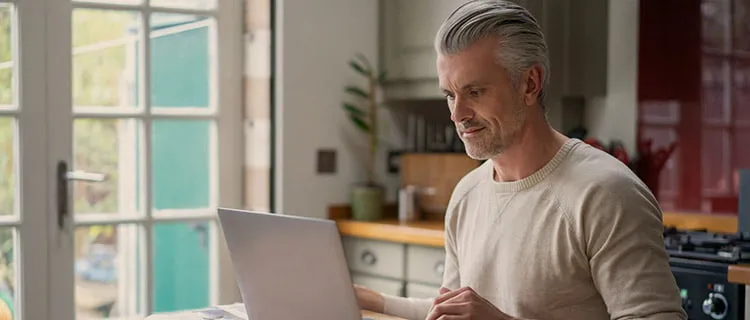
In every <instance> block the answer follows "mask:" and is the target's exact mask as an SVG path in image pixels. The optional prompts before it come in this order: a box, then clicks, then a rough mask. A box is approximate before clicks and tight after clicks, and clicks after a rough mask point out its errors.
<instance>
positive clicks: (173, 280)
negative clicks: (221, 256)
mask: <svg viewBox="0 0 750 320" xmlns="http://www.w3.org/2000/svg"><path fill="white" fill-rule="evenodd" d="M214 228H215V226H214V223H212V222H168V223H157V224H156V225H154V235H153V239H154V251H153V258H154V259H153V270H154V276H153V281H154V297H153V298H154V300H153V302H154V304H153V306H154V312H165V311H174V310H184V309H194V308H202V307H206V306H208V305H209V297H210V296H209V291H210V280H209V279H210V277H209V274H210V272H211V269H210V263H209V261H210V260H209V258H210V257H211V250H214V249H213V244H212V240H211V237H212V235H213V233H214V232H215V229H214Z"/></svg>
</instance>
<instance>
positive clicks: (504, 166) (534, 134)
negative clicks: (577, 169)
mask: <svg viewBox="0 0 750 320" xmlns="http://www.w3.org/2000/svg"><path fill="white" fill-rule="evenodd" d="M529 125H530V126H529V127H528V128H526V129H525V130H524V131H523V132H522V134H521V136H520V137H519V139H518V141H516V142H515V144H514V145H513V146H512V147H510V148H508V149H507V150H505V151H504V152H503V154H501V155H500V156H498V157H496V158H493V159H492V165H493V167H494V168H495V174H494V179H495V181H501V182H509V181H517V180H521V179H523V178H526V177H528V176H530V175H532V174H533V173H534V172H536V171H537V170H539V169H541V168H542V167H544V165H546V164H547V163H548V162H549V161H550V160H552V158H553V157H554V156H555V154H557V152H558V151H559V150H560V148H561V147H562V145H563V144H565V141H567V140H568V137H566V136H564V135H563V134H561V133H559V132H557V131H556V130H554V129H553V128H552V127H551V126H550V125H549V124H548V123H547V122H546V121H545V122H544V123H543V124H542V125H531V123H529Z"/></svg>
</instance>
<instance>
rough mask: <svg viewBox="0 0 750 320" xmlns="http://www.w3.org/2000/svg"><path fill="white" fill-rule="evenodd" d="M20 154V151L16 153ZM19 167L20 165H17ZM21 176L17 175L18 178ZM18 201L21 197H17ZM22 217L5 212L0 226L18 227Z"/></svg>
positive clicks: (1, 217)
mask: <svg viewBox="0 0 750 320" xmlns="http://www.w3.org/2000/svg"><path fill="white" fill-rule="evenodd" d="M16 155H18V153H16ZM17 167H19V166H17ZM18 178H20V177H17V178H16V180H20V179H18ZM16 199H18V200H16V203H18V202H21V197H16ZM21 223H22V222H21V219H20V218H19V217H18V215H15V214H3V215H0V228H1V227H16V226H20V225H21Z"/></svg>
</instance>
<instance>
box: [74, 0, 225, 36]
mask: <svg viewBox="0 0 750 320" xmlns="http://www.w3.org/2000/svg"><path fill="white" fill-rule="evenodd" d="M221 1H225V0H221ZM231 1H235V0H231ZM73 6H74V7H76V8H86V9H102V10H129V11H140V12H143V13H145V16H148V15H150V13H176V14H186V15H199V16H216V15H218V12H217V11H216V10H214V9H206V10H203V9H181V8H163V7H155V6H147V5H145V4H144V3H140V4H124V3H102V2H84V1H75V2H73ZM144 30H148V29H144Z"/></svg>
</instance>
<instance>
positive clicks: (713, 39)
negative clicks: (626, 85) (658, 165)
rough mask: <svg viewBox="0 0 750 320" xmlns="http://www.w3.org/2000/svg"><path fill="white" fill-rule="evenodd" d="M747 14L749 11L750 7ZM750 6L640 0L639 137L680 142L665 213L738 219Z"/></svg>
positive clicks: (748, 102) (749, 115)
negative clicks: (738, 180)
mask: <svg viewBox="0 0 750 320" xmlns="http://www.w3.org/2000/svg"><path fill="white" fill-rule="evenodd" d="M746 8H747V9H746ZM747 44H750V0H711V1H709V0H640V19H639V48H638V52H639V53H638V54H639V56H638V61H639V63H638V102H639V110H638V111H639V113H638V114H639V116H638V139H639V140H641V139H653V141H654V144H655V145H656V146H666V145H668V144H670V143H672V142H677V149H676V150H675V152H674V153H673V154H672V156H671V158H670V160H669V161H668V163H667V165H666V167H665V168H664V170H663V171H662V172H661V174H659V190H658V195H659V200H660V201H661V203H662V206H663V208H664V210H665V211H679V212H703V213H730V214H736V213H737V186H736V184H737V183H736V177H735V172H736V169H737V168H750V140H748V139H750V86H748V83H750V45H747Z"/></svg>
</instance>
